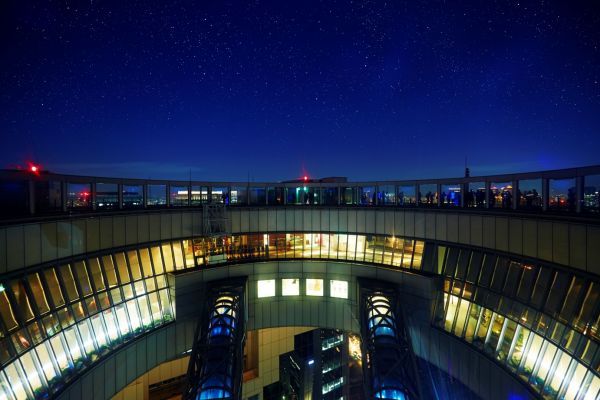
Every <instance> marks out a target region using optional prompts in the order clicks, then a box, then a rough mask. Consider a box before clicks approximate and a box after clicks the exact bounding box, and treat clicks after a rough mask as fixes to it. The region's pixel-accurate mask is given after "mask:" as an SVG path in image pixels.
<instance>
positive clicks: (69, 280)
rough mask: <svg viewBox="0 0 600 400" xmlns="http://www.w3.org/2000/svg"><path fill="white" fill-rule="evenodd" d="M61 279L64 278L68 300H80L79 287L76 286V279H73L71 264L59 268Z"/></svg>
mask: <svg viewBox="0 0 600 400" xmlns="http://www.w3.org/2000/svg"><path fill="white" fill-rule="evenodd" d="M59 271H60V277H61V278H62V281H63V285H64V288H65V291H66V293H67V298H68V300H69V301H75V300H77V299H78V298H79V293H77V287H76V286H75V279H74V278H73V272H72V271H71V266H70V265H69V264H66V265H61V266H60V268H59Z"/></svg>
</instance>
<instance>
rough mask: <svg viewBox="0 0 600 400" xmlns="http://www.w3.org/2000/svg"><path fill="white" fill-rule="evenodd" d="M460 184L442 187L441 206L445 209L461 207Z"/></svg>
mask: <svg viewBox="0 0 600 400" xmlns="http://www.w3.org/2000/svg"><path fill="white" fill-rule="evenodd" d="M460 197H461V189H460V184H458V183H455V184H451V185H442V192H441V193H440V204H441V205H442V206H445V207H460V201H461V199H460Z"/></svg>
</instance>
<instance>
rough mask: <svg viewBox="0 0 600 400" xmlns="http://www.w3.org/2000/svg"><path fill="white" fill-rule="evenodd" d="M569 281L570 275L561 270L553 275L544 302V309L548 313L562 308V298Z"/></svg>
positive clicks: (554, 312) (556, 311) (553, 312)
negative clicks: (552, 280)
mask: <svg viewBox="0 0 600 400" xmlns="http://www.w3.org/2000/svg"><path fill="white" fill-rule="evenodd" d="M570 283H571V275H570V274H567V273H566V272H563V271H557V272H556V275H555V276H554V282H553V283H552V287H551V289H550V293H549V294H548V299H547V300H546V304H545V307H544V309H545V311H546V312H548V313H549V314H550V315H554V314H556V313H558V311H560V310H561V309H562V305H563V300H564V297H565V294H566V291H567V289H568V287H569V285H570Z"/></svg>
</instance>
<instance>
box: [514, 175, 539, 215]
mask: <svg viewBox="0 0 600 400" xmlns="http://www.w3.org/2000/svg"><path fill="white" fill-rule="evenodd" d="M518 185H519V187H518V191H517V194H518V196H519V200H518V201H519V203H518V204H517V206H518V207H519V208H522V209H525V210H536V209H540V208H542V180H541V179H524V180H521V181H519V182H518Z"/></svg>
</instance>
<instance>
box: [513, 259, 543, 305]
mask: <svg viewBox="0 0 600 400" xmlns="http://www.w3.org/2000/svg"><path fill="white" fill-rule="evenodd" d="M522 267H523V275H522V276H521V283H520V284H519V288H518V290H517V298H518V299H519V300H521V301H522V302H524V303H527V302H528V301H529V296H531V288H532V287H533V283H534V282H535V280H536V278H537V274H538V267H537V266H536V265H531V264H522Z"/></svg>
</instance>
